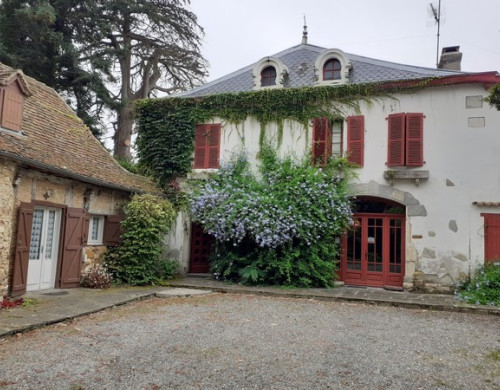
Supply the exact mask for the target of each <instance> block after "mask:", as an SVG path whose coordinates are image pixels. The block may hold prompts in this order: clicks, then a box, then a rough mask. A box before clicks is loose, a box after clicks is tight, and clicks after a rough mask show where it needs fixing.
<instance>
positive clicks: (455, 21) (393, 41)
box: [190, 0, 500, 81]
mask: <svg viewBox="0 0 500 390" xmlns="http://www.w3.org/2000/svg"><path fill="white" fill-rule="evenodd" d="M430 1H433V3H435V4H437V2H438V0H343V1H340V0H191V6H190V9H191V10H192V11H193V12H194V13H195V14H196V15H197V17H198V22H199V24H200V25H201V26H202V27H203V28H204V29H205V38H204V43H203V47H202V54H203V56H204V57H205V58H206V59H207V60H208V61H209V63H210V76H209V78H208V80H207V81H211V80H214V79H216V78H219V77H222V76H225V75H226V74H228V73H231V72H233V71H236V70H238V69H240V68H243V67H245V66H247V65H250V64H252V63H254V62H256V61H258V60H260V59H261V58H263V57H267V56H269V55H273V54H276V53H278V52H280V51H282V50H285V49H288V48H289V47H292V46H295V45H298V44H300V42H301V39H302V26H303V18H304V15H305V16H306V19H307V26H308V32H309V39H308V43H310V44H312V45H317V46H322V47H325V48H328V49H333V48H336V49H340V50H342V51H344V52H346V53H352V54H358V55H362V56H366V57H372V58H377V59H381V60H386V61H393V62H397V63H402V64H409V65H418V66H425V67H431V68H433V67H435V66H436V34H437V26H436V25H435V24H434V23H433V18H432V17H431V16H430V15H429V13H428V9H429V3H430ZM441 10H442V11H441V12H442V15H441V19H442V23H441V37H440V50H439V52H440V53H441V48H442V47H445V46H456V45H459V46H460V51H461V52H462V53H463V58H462V70H463V71H471V72H482V71H492V70H496V71H500V0H442V5H441Z"/></svg>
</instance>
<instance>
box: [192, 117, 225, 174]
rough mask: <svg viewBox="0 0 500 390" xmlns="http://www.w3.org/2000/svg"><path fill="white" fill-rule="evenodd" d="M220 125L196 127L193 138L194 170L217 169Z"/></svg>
mask: <svg viewBox="0 0 500 390" xmlns="http://www.w3.org/2000/svg"><path fill="white" fill-rule="evenodd" d="M220 133H221V125H220V124H214V125H198V126H196V130H195V136H194V168H195V169H203V168H215V169H217V168H219V151H220Z"/></svg>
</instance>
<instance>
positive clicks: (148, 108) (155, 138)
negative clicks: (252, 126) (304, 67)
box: [135, 78, 432, 185]
mask: <svg viewBox="0 0 500 390" xmlns="http://www.w3.org/2000/svg"><path fill="white" fill-rule="evenodd" d="M431 80H432V79H431V78H429V79H425V80H422V81H421V82H419V83H418V84H417V85H412V86H411V87H407V89H415V88H422V87H425V86H426V85H427V84H428V82H429V81H431ZM395 91H398V92H402V88H401V85H394V86H391V85H389V86H388V85H387V84H344V85H337V86H321V87H303V88H290V89H270V90H259V91H251V92H239V93H223V94H217V95H208V96H202V97H190V98H183V97H171V98H163V99H145V100H141V101H139V102H137V103H136V106H135V111H136V116H137V117H138V126H139V131H138V134H139V135H138V139H137V148H138V156H139V159H140V163H141V165H143V166H145V167H147V169H148V171H149V172H150V173H151V174H152V175H153V176H154V177H156V178H157V179H158V180H159V182H160V184H161V185H165V184H166V183H167V182H168V181H169V180H171V179H172V178H173V177H178V176H184V175H186V174H187V173H188V172H189V171H190V170H191V167H192V156H193V150H194V129H195V126H196V124H197V123H204V122H206V121H207V120H210V119H212V118H220V119H222V120H225V121H227V122H230V123H241V122H243V121H244V120H245V119H246V118H247V117H249V116H251V117H254V118H256V119H257V120H258V121H259V122H260V123H261V135H260V138H261V141H262V142H263V141H264V131H265V126H266V124H268V123H271V122H275V123H277V124H278V131H279V132H278V135H279V136H280V137H282V135H280V134H281V133H282V131H283V121H284V120H286V119H290V120H295V121H297V122H299V123H302V124H303V125H304V126H305V127H307V126H308V123H309V121H310V120H311V119H313V118H317V117H328V118H331V119H333V118H339V117H344V116H345V115H344V111H345V109H346V108H351V109H352V108H354V109H355V110H357V111H359V107H360V103H361V102H366V103H368V104H370V103H372V102H373V100H375V99H377V98H380V97H382V96H389V95H390V93H392V92H395ZM262 142H261V143H262Z"/></svg>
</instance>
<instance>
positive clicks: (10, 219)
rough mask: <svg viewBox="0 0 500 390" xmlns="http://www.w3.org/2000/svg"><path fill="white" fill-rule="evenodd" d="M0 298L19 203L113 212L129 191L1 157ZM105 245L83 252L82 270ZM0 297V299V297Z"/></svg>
mask: <svg viewBox="0 0 500 390" xmlns="http://www.w3.org/2000/svg"><path fill="white" fill-rule="evenodd" d="M0 194H2V196H1V197H0V297H1V296H4V295H5V294H6V293H7V289H8V282H9V275H10V272H11V267H12V264H13V261H14V257H15V249H16V237H17V219H18V210H19V205H20V204H21V202H27V203H32V202H43V204H47V205H51V206H54V207H64V206H67V207H75V208H85V209H87V210H88V212H89V214H95V215H116V214H122V213H123V206H124V205H125V204H126V203H127V202H128V201H129V199H130V194H129V193H127V192H122V191H114V190H110V189H106V188H103V187H98V186H94V185H91V184H85V183H81V182H77V181H75V180H71V179H66V178H60V177H56V176H53V175H50V174H46V173H42V172H38V171H35V170H32V169H28V168H25V167H20V166H17V165H16V163H15V162H12V161H10V160H6V159H2V158H0ZM105 251H106V247H105V246H102V245H101V246H89V247H87V248H84V251H83V254H82V272H83V271H85V269H86V268H87V267H88V266H90V265H91V264H94V263H101V262H102V256H103V254H104V253H105ZM0 299H1V298H0Z"/></svg>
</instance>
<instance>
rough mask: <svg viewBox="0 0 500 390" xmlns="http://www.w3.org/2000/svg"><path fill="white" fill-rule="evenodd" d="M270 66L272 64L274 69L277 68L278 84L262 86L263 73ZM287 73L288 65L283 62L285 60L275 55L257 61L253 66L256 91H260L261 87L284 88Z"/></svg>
mask: <svg viewBox="0 0 500 390" xmlns="http://www.w3.org/2000/svg"><path fill="white" fill-rule="evenodd" d="M268 66H272V67H274V69H276V84H275V85H265V86H262V85H261V83H260V78H261V73H262V71H263V70H264V69H265V68H267V67H268ZM287 75H288V67H287V66H286V65H285V64H283V62H281V61H280V60H279V59H277V58H274V57H265V58H263V59H261V60H260V61H259V62H257V64H256V65H255V66H254V68H253V79H254V86H253V89H254V91H258V90H261V89H275V88H283V84H284V83H285V78H286V76H287Z"/></svg>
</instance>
